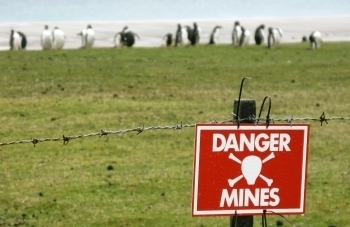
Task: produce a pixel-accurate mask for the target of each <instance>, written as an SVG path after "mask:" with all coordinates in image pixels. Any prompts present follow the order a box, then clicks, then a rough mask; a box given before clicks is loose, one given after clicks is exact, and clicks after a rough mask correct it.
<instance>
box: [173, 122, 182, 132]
mask: <svg viewBox="0 0 350 227" xmlns="http://www.w3.org/2000/svg"><path fill="white" fill-rule="evenodd" d="M176 129H181V131H182V132H184V129H183V127H182V121H181V124H177V125H175V130H176Z"/></svg>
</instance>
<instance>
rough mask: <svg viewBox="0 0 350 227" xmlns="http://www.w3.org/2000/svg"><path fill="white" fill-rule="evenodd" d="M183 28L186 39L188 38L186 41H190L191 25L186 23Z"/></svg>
mask: <svg viewBox="0 0 350 227" xmlns="http://www.w3.org/2000/svg"><path fill="white" fill-rule="evenodd" d="M185 30H186V34H187V37H186V39H187V40H188V43H191V39H192V28H191V26H188V25H186V26H185Z"/></svg>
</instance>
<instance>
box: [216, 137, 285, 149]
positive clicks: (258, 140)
mask: <svg viewBox="0 0 350 227" xmlns="http://www.w3.org/2000/svg"><path fill="white" fill-rule="evenodd" d="M236 136H237V137H238V138H237V137H236ZM248 136H249V137H248ZM290 140H291V139H290V135H289V134H287V133H271V134H266V133H260V134H257V135H256V134H255V133H250V134H248V135H246V134H244V133H240V134H238V133H237V134H235V133H230V134H229V135H228V136H227V135H223V134H219V133H214V134H213V152H220V151H224V152H227V151H229V150H233V151H244V150H245V149H248V151H255V150H257V151H260V152H264V151H267V150H268V151H290V148H289V146H288V145H289V143H290Z"/></svg>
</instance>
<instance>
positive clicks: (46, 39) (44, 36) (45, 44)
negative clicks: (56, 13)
mask: <svg viewBox="0 0 350 227" xmlns="http://www.w3.org/2000/svg"><path fill="white" fill-rule="evenodd" d="M44 28H45V29H44V31H43V32H42V33H41V47H42V48H43V50H50V49H51V47H52V35H51V31H50V30H49V26H47V25H45V27H44Z"/></svg>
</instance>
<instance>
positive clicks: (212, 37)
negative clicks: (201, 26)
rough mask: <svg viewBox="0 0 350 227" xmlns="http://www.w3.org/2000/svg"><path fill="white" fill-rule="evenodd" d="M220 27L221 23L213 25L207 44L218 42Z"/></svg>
mask: <svg viewBox="0 0 350 227" xmlns="http://www.w3.org/2000/svg"><path fill="white" fill-rule="evenodd" d="M221 28H222V27H221V25H217V26H215V27H214V29H213V31H212V32H211V34H210V39H209V44H218V39H219V34H220V30H221Z"/></svg>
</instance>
